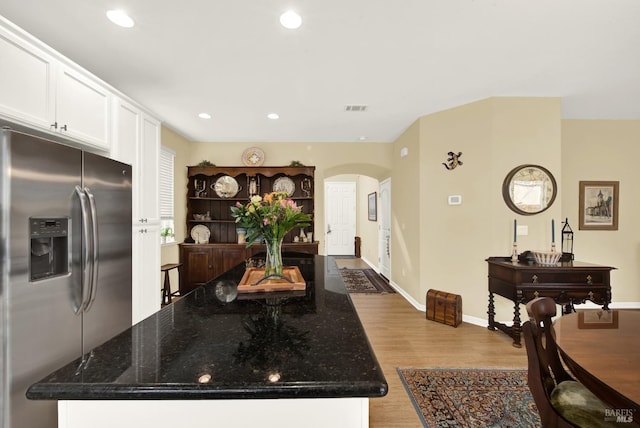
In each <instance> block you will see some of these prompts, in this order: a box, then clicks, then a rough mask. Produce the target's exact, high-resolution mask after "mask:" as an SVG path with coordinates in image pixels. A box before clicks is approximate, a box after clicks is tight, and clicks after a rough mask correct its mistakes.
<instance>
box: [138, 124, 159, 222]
mask: <svg viewBox="0 0 640 428" xmlns="http://www.w3.org/2000/svg"><path fill="white" fill-rule="evenodd" d="M137 155H138V158H137V161H136V165H137V166H138V172H137V178H138V180H139V188H140V189H144V191H143V192H142V193H141V194H138V195H137V198H136V201H134V208H133V209H134V213H135V211H136V204H137V215H138V218H139V219H141V220H142V221H144V222H145V223H158V222H159V221H160V194H159V193H160V184H159V182H160V122H158V121H157V120H155V119H154V118H153V117H151V116H149V115H147V114H143V115H142V136H141V139H140V147H139V150H138V153H137Z"/></svg>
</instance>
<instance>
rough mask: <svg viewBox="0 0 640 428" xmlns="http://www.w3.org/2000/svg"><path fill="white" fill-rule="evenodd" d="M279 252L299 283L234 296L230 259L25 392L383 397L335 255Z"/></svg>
mask: <svg viewBox="0 0 640 428" xmlns="http://www.w3.org/2000/svg"><path fill="white" fill-rule="evenodd" d="M289 256H290V257H286V255H285V257H286V259H285V264H287V265H297V266H298V267H299V268H300V271H301V272H302V275H303V277H304V278H305V280H306V282H307V287H306V290H304V291H294V292H285V291H282V292H274V293H268V294H266V293H261V294H255V293H241V294H239V295H236V294H237V293H236V285H237V283H238V282H239V281H240V278H241V277H242V275H243V273H244V270H245V266H244V264H243V265H241V266H237V267H236V268H234V269H232V270H230V271H228V272H226V273H225V274H223V275H222V276H220V277H218V278H216V279H214V280H212V281H210V282H209V283H208V284H207V285H206V286H204V287H200V288H198V289H196V290H193V291H192V292H191V293H189V294H187V295H186V296H184V297H183V298H182V299H180V300H178V301H176V302H175V303H173V304H171V305H168V306H166V307H164V308H163V309H161V310H160V311H159V312H157V313H155V314H154V315H152V316H150V317H149V318H147V319H145V320H143V321H141V322H140V323H138V324H136V325H135V326H133V327H131V328H130V329H129V330H127V331H125V332H123V333H122V334H120V335H118V336H116V337H115V338H113V339H111V340H109V341H108V342H106V343H104V344H103V345H101V346H99V347H97V348H95V349H94V350H93V351H91V352H90V353H89V354H87V357H88V360H87V362H86V363H85V364H84V365H82V367H81V364H80V363H81V361H80V359H78V360H76V361H74V362H72V363H70V364H69V365H67V366H65V367H63V368H61V369H59V370H57V371H56V372H54V373H52V374H51V375H49V376H47V377H46V378H44V379H43V380H41V381H40V382H38V383H35V384H33V385H32V386H31V387H30V388H29V390H28V391H27V397H28V398H30V399H45V400H47V399H58V400H75V399H82V400H102V399H111V400H113V399H178V400H182V399H248V398H303V397H304V398H308V397H381V396H384V395H385V394H386V393H387V383H386V380H385V377H384V374H383V373H382V370H381V368H380V366H379V364H378V361H377V359H376V357H375V354H374V353H373V350H372V348H371V346H370V344H369V341H368V339H367V336H366V334H365V332H364V329H363V327H362V324H361V323H360V319H359V318H358V316H357V314H356V312H355V309H354V307H353V305H352V303H351V299H350V297H349V295H348V293H347V291H346V289H345V286H344V283H343V281H342V278H341V276H340V274H339V272H337V270H336V268H335V263H333V262H332V261H331V260H330V259H328V258H326V257H323V256H312V255H302V254H299V255H294V254H291V255H289ZM329 264H331V265H333V266H329ZM79 367H80V368H79Z"/></svg>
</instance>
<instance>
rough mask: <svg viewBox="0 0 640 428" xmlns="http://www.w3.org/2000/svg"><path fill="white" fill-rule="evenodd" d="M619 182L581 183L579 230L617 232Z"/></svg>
mask: <svg viewBox="0 0 640 428" xmlns="http://www.w3.org/2000/svg"><path fill="white" fill-rule="evenodd" d="M619 187H620V182H619V181H581V182H580V194H579V197H578V209H579V211H580V212H579V226H578V228H579V229H580V230H618V206H619V191H620V189H619Z"/></svg>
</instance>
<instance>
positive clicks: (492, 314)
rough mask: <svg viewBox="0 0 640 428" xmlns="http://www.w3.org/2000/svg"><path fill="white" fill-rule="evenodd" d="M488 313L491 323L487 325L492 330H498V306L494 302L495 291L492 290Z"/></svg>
mask: <svg viewBox="0 0 640 428" xmlns="http://www.w3.org/2000/svg"><path fill="white" fill-rule="evenodd" d="M487 314H488V315H489V325H488V326H487V328H488V329H489V330H491V331H496V326H495V317H496V307H495V305H494V303H493V293H492V292H491V291H490V292H489V310H488V311H487Z"/></svg>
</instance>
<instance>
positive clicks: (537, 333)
mask: <svg viewBox="0 0 640 428" xmlns="http://www.w3.org/2000/svg"><path fill="white" fill-rule="evenodd" d="M527 313H528V314H529V318H530V319H529V321H527V322H525V323H524V325H523V326H522V332H523V335H524V342H525V346H526V347H527V359H528V383H529V389H530V390H531V395H532V396H533V399H534V401H535V403H536V406H537V407H538V412H539V413H540V419H541V422H542V426H543V427H573V426H574V425H572V424H571V423H570V422H569V421H567V420H566V419H564V418H563V417H562V416H561V415H560V414H559V413H558V412H557V411H556V409H555V408H554V407H553V406H552V405H551V392H552V391H553V389H554V388H555V387H556V385H558V384H559V383H560V382H563V381H565V380H573V378H572V377H571V376H570V375H569V374H568V373H567V372H566V371H565V369H564V368H563V366H562V362H561V361H560V356H559V355H558V348H557V346H556V342H555V339H554V337H553V329H552V327H551V318H552V317H554V316H555V315H556V304H555V302H554V301H553V299H551V298H549V297H539V298H537V299H534V300H532V301H530V302H529V303H527Z"/></svg>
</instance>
